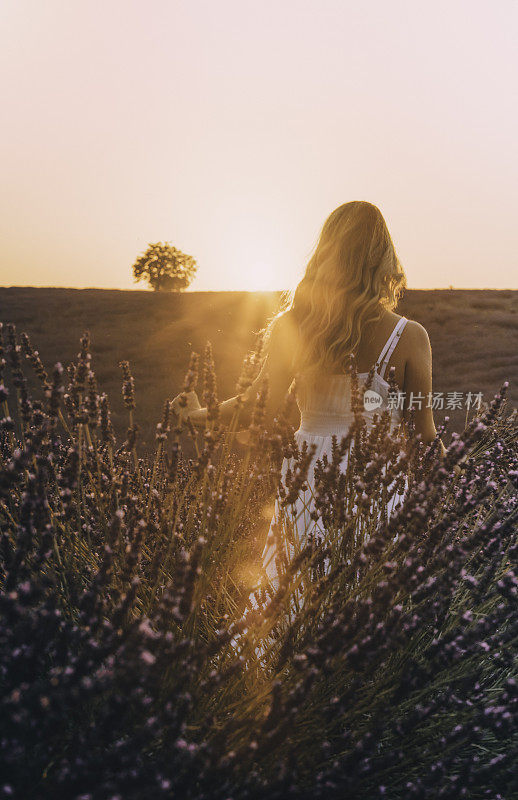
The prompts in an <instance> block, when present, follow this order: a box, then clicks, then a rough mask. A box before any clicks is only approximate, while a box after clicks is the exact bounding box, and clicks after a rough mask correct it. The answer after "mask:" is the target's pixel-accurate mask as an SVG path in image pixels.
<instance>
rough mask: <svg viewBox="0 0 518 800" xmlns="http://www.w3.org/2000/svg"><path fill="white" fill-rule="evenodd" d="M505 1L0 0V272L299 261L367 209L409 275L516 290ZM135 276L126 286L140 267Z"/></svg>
mask: <svg viewBox="0 0 518 800" xmlns="http://www.w3.org/2000/svg"><path fill="white" fill-rule="evenodd" d="M517 23H518V3H517V2H516V0H498V2H491V0H446V1H445V0H433V2H422V0H408V1H405V2H403V0H370V1H369V2H349V0H262V2H250V0H219V1H218V2H215V1H214V0H204V1H203V2H201V0H182V2H180V0H102V2H101V1H100V0H0V66H1V69H0V82H1V84H2V86H1V89H2V122H1V125H0V144H1V151H2V208H1V218H0V228H1V232H0V236H1V250H0V253H1V262H0V284H1V285H7V286H9V285H22V284H25V285H35V286H77V287H83V286H99V287H114V288H132V287H134V286H135V284H134V283H133V279H132V277H131V271H130V268H131V265H132V263H133V261H134V260H135V258H136V257H137V255H138V254H139V253H140V252H141V251H142V250H143V249H145V247H146V245H147V243H148V242H152V241H159V240H162V241H163V240H168V241H171V242H172V243H173V244H174V245H175V246H176V247H178V248H180V249H181V250H183V251H184V252H186V253H189V254H191V255H193V256H194V257H195V258H196V259H197V261H198V264H199V271H198V277H197V278H196V281H195V283H194V285H193V288H196V289H259V290H262V289H277V288H284V287H287V286H291V285H293V283H294V282H296V281H297V279H298V278H299V277H300V275H301V273H302V271H303V269H304V266H305V263H306V261H307V259H308V256H309V254H310V252H311V249H312V247H313V246H314V244H315V240H316V237H317V235H318V232H319V230H320V227H321V225H322V223H323V221H324V219H325V218H326V216H327V215H328V214H329V213H330V212H331V211H332V210H333V209H334V208H335V207H336V206H338V205H340V204H341V203H343V202H347V201H349V200H369V201H371V202H373V203H375V204H376V205H378V206H379V207H380V209H381V211H382V212H383V214H384V215H385V218H386V220H387V223H388V225H389V229H390V231H391V233H392V236H393V239H394V242H395V245H396V249H397V251H398V253H399V256H400V258H401V261H402V263H403V265H404V267H405V269H406V272H407V275H408V283H409V286H410V287H415V288H418V287H431V288H433V287H444V286H449V285H453V286H455V287H461V288H462V287H465V288H468V287H489V288H504V287H505V288H507V287H511V288H516V287H517V286H518V280H517V273H518V267H517V256H516V254H517V253H518V233H517V231H518V225H517V222H516V220H517V217H518V202H517V200H518V197H517V195H518V192H517V187H518V158H517V151H516V142H517V141H518V103H517V81H516V75H517V74H518V63H517V62H518V59H517V56H516V41H517V34H518V24H517ZM141 288H144V286H143V285H142V287H141Z"/></svg>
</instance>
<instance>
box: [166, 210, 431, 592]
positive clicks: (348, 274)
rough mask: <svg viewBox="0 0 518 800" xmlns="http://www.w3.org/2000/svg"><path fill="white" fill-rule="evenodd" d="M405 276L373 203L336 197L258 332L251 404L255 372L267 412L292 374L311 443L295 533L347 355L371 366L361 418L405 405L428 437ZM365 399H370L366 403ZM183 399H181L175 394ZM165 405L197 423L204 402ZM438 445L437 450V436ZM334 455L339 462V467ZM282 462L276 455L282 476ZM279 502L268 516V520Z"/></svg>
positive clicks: (420, 337) (229, 404)
mask: <svg viewBox="0 0 518 800" xmlns="http://www.w3.org/2000/svg"><path fill="white" fill-rule="evenodd" d="M405 285H406V281H405V275H404V272H403V269H402V267H401V264H400V262H399V259H398V257H397V255H396V251H395V249H394V245H393V243H392V239H391V237H390V234H389V231H388V229H387V225H386V223H385V220H384V219H383V216H382V214H381V212H380V210H379V209H378V208H377V207H376V206H374V205H372V204H371V203H368V202H365V201H353V202H350V203H345V204H343V205H341V206H339V208H337V209H335V211H333V213H332V214H331V215H330V216H329V217H328V219H327V220H326V222H325V223H324V226H323V228H322V232H321V234H320V237H319V240H318V244H317V246H316V249H315V251H314V253H313V255H312V257H311V259H310V261H309V263H308V265H307V268H306V272H305V275H304V277H303V278H302V280H301V281H300V283H299V285H298V286H297V289H296V291H295V293H294V296H293V300H292V302H291V304H290V306H289V308H288V309H287V310H285V311H283V312H281V313H280V314H278V315H277V316H276V317H275V318H274V319H273V320H272V322H271V323H270V324H269V326H268V328H267V330H266V348H265V352H266V359H265V362H264V366H263V369H262V371H261V373H260V375H259V376H258V378H257V379H256V381H254V385H253V387H252V389H251V391H249V392H248V393H247V396H246V397H245V401H246V404H247V405H250V404H251V403H252V402H253V397H254V394H255V391H254V390H255V388H256V385H257V383H258V382H259V381H261V380H262V379H263V377H264V376H265V375H267V377H268V382H269V400H268V407H267V414H269V415H271V416H273V414H274V413H275V411H276V409H277V408H278V407H279V406H280V404H281V402H282V400H283V399H284V397H285V395H286V393H287V391H288V389H289V387H290V385H291V383H292V381H293V379H294V378H295V392H296V399H297V404H298V407H299V410H300V414H301V422H300V427H299V429H298V431H297V432H296V434H295V439H296V441H297V443H298V445H299V446H302V444H303V442H307V443H308V445H313V446H314V451H315V452H314V454H313V457H312V461H311V463H310V466H309V470H308V476H307V484H308V488H307V489H306V490H305V491H304V492H302V493H301V494H300V495H299V498H298V499H297V501H296V502H295V503H294V504H293V507H292V509H291V512H292V516H293V517H294V519H295V526H296V532H297V534H298V536H299V539H301V540H303V539H304V537H305V536H307V535H308V531H309V529H310V528H311V527H314V526H315V525H316V524H317V523H316V522H315V520H314V518H313V517H312V516H311V512H312V511H313V508H314V506H313V498H312V496H311V495H312V489H313V486H314V475H313V470H314V466H315V463H316V461H317V460H318V459H321V458H322V456H323V455H324V454H327V455H328V456H330V454H331V448H332V437H333V435H334V436H336V437H337V439H338V440H340V439H341V437H343V436H345V435H346V434H347V432H348V430H349V428H350V425H351V423H352V421H353V418H354V415H353V413H352V411H351V403H350V391H349V389H350V375H349V372H348V370H347V364H348V361H349V358H350V356H351V355H353V356H354V359H355V365H356V369H357V370H358V379H359V380H360V381H363V382H365V381H367V378H368V375H369V371H370V370H371V368H372V367H374V372H373V375H372V383H371V384H370V393H369V394H368V395H365V400H364V404H365V411H364V417H365V420H366V424H367V426H370V425H372V422H373V417H374V414H375V413H377V414H380V413H381V412H382V411H383V410H385V409H390V413H391V427H394V426H395V425H397V424H398V423H399V422H400V421H401V419H402V418H403V417H406V416H407V415H408V413H409V407H411V408H412V409H413V419H414V425H415V433H416V434H417V435H420V436H421V438H422V440H423V441H424V442H425V443H430V442H432V441H433V440H434V439H435V438H436V435H437V433H436V429H435V425H434V420H433V413H432V409H431V404H429V403H428V402H427V400H428V398H429V397H431V392H432V354H431V348H430V341H429V338H428V334H427V332H426V330H425V329H424V328H423V326H422V325H420V324H419V323H418V322H414V321H412V320H408V319H406V318H405V317H402V316H400V315H398V314H396V313H395V311H394V309H395V307H396V305H397V302H398V299H399V297H400V294H401V292H402V290H403V288H404V287H405ZM390 367H393V369H394V372H393V376H394V379H395V382H396V384H397V386H398V387H400V392H401V394H400V396H399V402H398V403H397V404H395V405H396V407H392V405H393V404H392V403H391V402H390V401H389V382H388V374H389V369H390ZM369 401H370V403H369ZM184 402H185V400H184ZM238 402H239V400H238V398H237V397H233V398H230V399H229V400H226V401H224V402H223V403H221V404H220V416H221V418H222V419H223V420H225V419H231V418H232V415H233V413H234V411H235V408H236V405H237V403H238ZM174 408H175V410H176V411H177V412H178V413H179V414H181V416H183V417H186V416H189V417H190V418H191V420H192V421H193V422H194V424H196V425H199V424H201V425H203V424H204V423H205V420H206V415H207V410H206V409H202V408H201V407H200V404H199V401H198V398H197V397H196V395H195V393H194V392H192V393H190V394H189V395H188V397H187V404H186V405H185V406H184V407H183V408H182V406H181V403H180V395H179V396H178V397H177V398H175V400H174ZM440 446H441V453H443V452H444V446H443V445H442V442H441V444H440ZM346 463H347V459H346V458H344V461H343V464H342V465H341V469H343V468H344V467H345V466H346ZM289 465H290V464H289V462H288V461H287V460H286V459H285V461H284V463H283V466H282V476H283V477H284V476H285V475H286V471H287V469H288V467H289ZM278 511H279V506H278V505H276V512H275V515H274V519H273V520H272V524H273V522H274V521H275V520H276V519H277V514H278ZM271 538H272V537H269V539H270V544H269V546H267V547H266V548H265V552H264V554H263V560H264V564H265V568H266V570H267V572H268V574H269V575H270V577H271V578H272V579H273V577H274V576H275V574H276V571H275V567H273V563H274V558H273V556H274V553H273V550H274V549H275V548H273V545H272V542H271Z"/></svg>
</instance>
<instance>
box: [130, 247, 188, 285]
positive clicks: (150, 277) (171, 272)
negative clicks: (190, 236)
mask: <svg viewBox="0 0 518 800" xmlns="http://www.w3.org/2000/svg"><path fill="white" fill-rule="evenodd" d="M132 269H133V277H134V278H135V280H136V281H147V282H148V283H149V285H150V286H151V287H152V288H153V289H154V290H155V292H181V291H182V289H186V288H187V286H189V284H190V283H191V281H192V279H193V278H194V276H195V274H196V270H197V269H198V265H197V264H196V261H195V259H194V258H193V257H192V256H188V255H186V254H185V253H182V252H181V250H177V249H176V247H173V246H172V245H171V243H170V242H155V243H154V244H150V245H149V246H148V248H147V250H146V251H145V252H144V253H142V255H141V256H139V257H138V258H137V260H136V261H135V263H134V264H133V267H132Z"/></svg>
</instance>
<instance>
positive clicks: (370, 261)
mask: <svg viewBox="0 0 518 800" xmlns="http://www.w3.org/2000/svg"><path fill="white" fill-rule="evenodd" d="M405 286H406V278H405V273H404V271H403V267H402V266H401V263H400V261H399V258H398V256H397V254H396V250H395V247H394V244H393V242H392V239H391V236H390V233H389V231H388V228H387V225H386V223H385V220H384V219H383V215H382V213H381V211H380V210H379V208H377V206H375V205H373V204H372V203H367V202H366V201H363V200H354V201H352V202H350V203H344V204H343V205H341V206H339V207H338V208H336V209H335V210H334V211H333V212H332V213H331V214H330V215H329V217H328V218H327V219H326V221H325V223H324V225H323V227H322V231H321V233H320V236H319V239H318V243H317V245H316V247H315V249H314V252H313V255H312V256H311V258H310V260H309V263H308V265H307V267H306V271H305V274H304V277H303V278H302V280H301V281H300V283H299V284H298V286H297V288H296V289H295V292H294V293H293V294H292V295H291V297H290V296H288V302H285V303H284V309H283V310H282V311H281V312H280V313H279V314H277V315H276V317H274V318H273V320H271V322H270V323H269V326H268V327H267V337H268V334H270V333H271V332H272V331H273V329H274V327H275V326H276V324H277V323H278V322H280V321H281V318H282V317H284V316H288V317H291V321H292V322H294V323H295V329H296V332H297V335H296V341H295V345H294V353H293V367H294V369H295V371H296V372H301V371H311V372H313V371H315V372H320V373H327V374H330V373H332V372H336V371H342V370H343V368H344V366H345V359H346V358H347V356H348V355H349V354H354V353H355V352H356V349H357V347H358V345H359V342H360V338H361V333H362V330H363V328H364V326H365V325H367V324H369V323H372V322H376V321H377V320H378V319H380V318H381V316H382V315H383V311H384V309H390V310H391V309H393V308H395V307H396V305H397V303H398V300H399V297H400V295H401V293H402V291H403V289H404V288H405Z"/></svg>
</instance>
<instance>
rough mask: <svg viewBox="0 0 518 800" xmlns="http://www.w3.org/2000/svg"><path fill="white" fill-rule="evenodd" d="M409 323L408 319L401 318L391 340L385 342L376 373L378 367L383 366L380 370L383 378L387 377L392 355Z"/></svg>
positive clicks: (391, 335)
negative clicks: (386, 373) (386, 371)
mask: <svg viewBox="0 0 518 800" xmlns="http://www.w3.org/2000/svg"><path fill="white" fill-rule="evenodd" d="M407 322H408V320H407V318H406V317H401V319H399V320H398V321H397V322H396V324H395V326H394V330H393V331H392V333H391V334H390V336H389V338H388V339H387V341H386V342H385V347H384V348H383V350H382V351H381V353H380V354H379V358H378V360H377V361H376V371H377V370H378V367H379V366H380V365H381V369H380V370H379V375H380V377H381V378H384V377H385V370H386V369H387V366H388V363H389V361H390V358H391V356H392V353H393V352H394V349H395V347H396V345H397V343H398V342H399V338H400V336H401V334H402V333H403V329H404V327H405V325H406V324H407Z"/></svg>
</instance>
